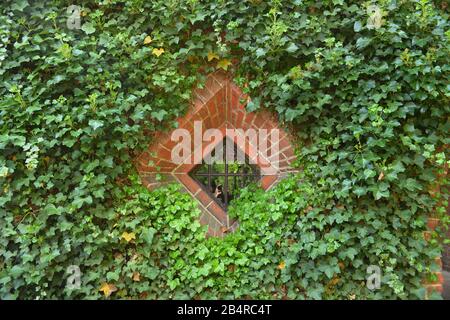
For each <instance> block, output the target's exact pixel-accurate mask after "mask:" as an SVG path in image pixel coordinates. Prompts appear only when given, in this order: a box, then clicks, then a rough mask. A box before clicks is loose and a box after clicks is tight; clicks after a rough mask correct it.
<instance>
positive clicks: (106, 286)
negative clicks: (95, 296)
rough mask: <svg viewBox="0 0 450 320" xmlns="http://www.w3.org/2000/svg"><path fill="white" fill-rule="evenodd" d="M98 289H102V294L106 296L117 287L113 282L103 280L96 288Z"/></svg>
mask: <svg viewBox="0 0 450 320" xmlns="http://www.w3.org/2000/svg"><path fill="white" fill-rule="evenodd" d="M98 291H103V294H104V295H105V297H107V298H108V297H109V296H110V295H111V293H113V292H116V291H117V287H116V286H115V285H113V284H109V283H106V282H104V283H103V284H102V286H101V287H100V289H98Z"/></svg>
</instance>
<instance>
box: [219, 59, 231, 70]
mask: <svg viewBox="0 0 450 320" xmlns="http://www.w3.org/2000/svg"><path fill="white" fill-rule="evenodd" d="M230 65H231V61H230V60H228V59H222V60H220V61H219V62H217V68H222V69H223V70H225V71H227V70H228V67H229V66H230Z"/></svg>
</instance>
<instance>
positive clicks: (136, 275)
mask: <svg viewBox="0 0 450 320" xmlns="http://www.w3.org/2000/svg"><path fill="white" fill-rule="evenodd" d="M133 281H136V282H139V281H141V274H140V273H139V272H137V271H135V272H133Z"/></svg>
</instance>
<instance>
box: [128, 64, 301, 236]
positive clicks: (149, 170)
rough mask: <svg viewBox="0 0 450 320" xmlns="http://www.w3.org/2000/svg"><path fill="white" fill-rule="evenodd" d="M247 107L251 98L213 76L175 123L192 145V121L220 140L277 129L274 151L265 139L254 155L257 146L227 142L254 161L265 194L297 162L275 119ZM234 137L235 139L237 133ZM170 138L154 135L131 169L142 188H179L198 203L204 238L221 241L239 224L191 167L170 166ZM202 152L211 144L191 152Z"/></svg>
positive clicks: (218, 74) (221, 76)
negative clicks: (275, 161) (176, 184)
mask: <svg viewBox="0 0 450 320" xmlns="http://www.w3.org/2000/svg"><path fill="white" fill-rule="evenodd" d="M248 101H249V97H248V96H247V95H245V94H243V93H242V90H241V89H240V88H239V87H238V86H236V85H235V84H234V83H233V82H232V81H231V80H230V78H229V76H228V75H227V74H225V73H223V72H216V73H213V74H211V75H209V76H208V77H207V80H206V83H205V87H204V88H202V89H196V90H195V91H194V93H193V101H192V104H191V108H190V109H189V110H188V111H187V113H186V115H185V116H183V117H181V118H179V119H178V128H182V129H186V130H188V131H189V133H190V134H191V137H192V141H193V140H194V123H195V121H201V122H202V129H203V132H205V131H206V130H207V129H219V130H220V131H221V132H222V134H223V135H224V136H225V135H226V133H227V129H242V130H243V131H245V130H248V129H254V130H261V129H266V130H268V132H270V130H271V129H280V131H279V132H280V134H279V135H280V136H279V143H278V144H273V145H272V144H271V137H269V138H267V148H266V150H261V148H259V149H258V146H260V144H258V146H255V145H254V141H252V140H251V139H249V138H248V137H247V136H245V135H242V136H239V137H240V138H237V136H236V135H235V136H234V137H230V138H231V139H232V140H233V141H234V142H235V143H236V144H237V145H238V147H239V148H240V149H241V150H243V151H244V152H245V153H246V154H247V156H248V157H249V158H250V159H251V158H252V157H253V158H254V159H258V161H257V164H258V165H259V166H260V168H261V173H262V178H261V181H260V184H261V186H262V188H264V189H269V188H271V187H273V186H274V185H275V184H276V183H277V182H278V181H279V180H280V179H281V178H282V177H284V176H285V175H286V173H287V172H289V171H292V169H291V163H292V161H293V160H294V159H295V155H294V150H293V146H292V143H291V141H292V137H291V136H290V135H289V133H288V132H286V131H284V130H282V129H281V128H279V127H278V122H277V120H276V117H274V115H273V114H271V113H270V112H269V111H267V110H262V111H258V112H252V113H249V112H247V111H246V109H245V106H246V104H247V103H248ZM237 131H238V133H239V130H237ZM171 135H172V133H171V132H169V133H163V132H158V133H155V134H154V136H153V137H152V141H153V143H151V144H150V145H149V147H148V149H147V150H146V151H145V152H143V153H142V154H141V155H139V156H138V157H137V158H136V160H135V165H136V168H137V169H138V171H139V174H140V176H141V179H142V182H143V183H144V184H145V186H146V187H148V188H149V189H151V190H153V189H155V188H157V187H159V186H162V185H164V184H166V183H170V182H174V181H178V182H180V183H181V184H183V185H184V187H185V188H186V191H187V192H189V194H191V196H192V197H194V198H196V199H197V200H198V204H199V207H200V209H201V212H202V214H201V216H200V217H199V219H200V222H201V223H202V224H204V225H208V227H209V228H208V236H217V237H221V236H223V235H224V234H225V233H227V232H232V231H234V230H235V229H236V228H237V227H238V223H237V222H235V221H229V218H228V216H227V214H226V212H225V211H224V210H223V209H222V208H221V207H220V206H219V205H217V203H216V202H215V201H213V200H212V199H211V198H210V196H209V194H207V193H206V192H205V191H204V190H203V189H202V188H201V187H200V186H199V185H198V183H197V182H196V181H194V180H193V179H192V178H191V177H190V176H189V175H188V173H189V171H191V170H192V168H193V167H194V166H195V164H193V163H191V164H189V163H184V164H176V163H173V162H172V159H171V150H172V148H173V147H174V146H175V145H176V144H177V143H178V142H177V141H172V140H171ZM264 147H266V146H265V145H264ZM206 148H211V143H210V142H203V143H202V144H201V146H200V147H199V149H201V150H194V152H193V153H194V154H199V152H200V154H203V152H204V151H206ZM255 150H256V151H255ZM255 152H256V153H255ZM273 159H279V162H278V165H277V166H274V165H272V162H273ZM251 160H253V159H251ZM255 161H256V160H255ZM186 162H187V161H186Z"/></svg>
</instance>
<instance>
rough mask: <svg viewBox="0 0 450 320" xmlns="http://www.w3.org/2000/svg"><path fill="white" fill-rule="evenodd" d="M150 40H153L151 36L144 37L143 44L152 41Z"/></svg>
mask: <svg viewBox="0 0 450 320" xmlns="http://www.w3.org/2000/svg"><path fill="white" fill-rule="evenodd" d="M152 41H153V39H152V37H150V36H146V37H145V39H144V44H149V43H152Z"/></svg>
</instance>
